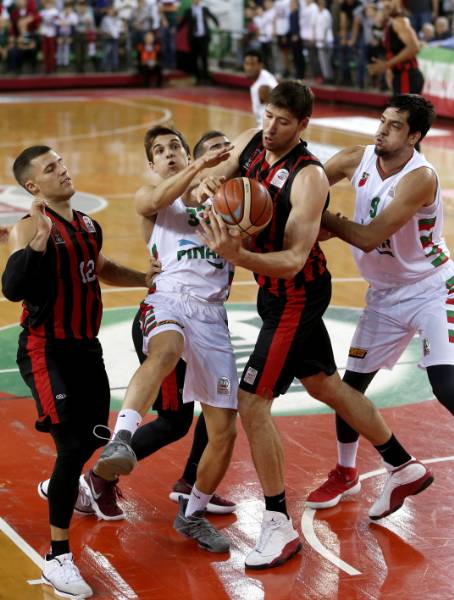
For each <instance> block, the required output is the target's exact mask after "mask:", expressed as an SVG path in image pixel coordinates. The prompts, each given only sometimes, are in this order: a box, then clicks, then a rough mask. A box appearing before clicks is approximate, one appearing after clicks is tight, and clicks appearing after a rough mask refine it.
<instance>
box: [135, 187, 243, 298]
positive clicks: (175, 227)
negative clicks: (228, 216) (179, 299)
mask: <svg viewBox="0 0 454 600" xmlns="http://www.w3.org/2000/svg"><path fill="white" fill-rule="evenodd" d="M203 209H204V206H200V207H197V208H192V207H189V206H186V205H185V204H184V202H183V200H182V199H181V198H178V199H177V200H175V202H173V203H172V204H171V205H170V206H167V207H166V208H163V209H162V210H160V211H159V212H158V214H157V216H156V222H155V224H154V227H153V232H152V234H151V238H150V240H149V241H148V244H147V246H148V249H149V251H150V254H151V255H152V256H154V257H155V258H158V259H159V260H160V261H161V268H162V272H161V273H159V274H158V275H157V276H156V278H155V289H156V291H158V292H177V293H184V294H188V295H190V296H194V297H195V298H198V299H199V300H204V301H207V302H224V301H225V300H227V298H228V295H229V291H230V283H231V281H232V278H233V267H232V266H231V265H230V263H228V262H227V261H226V260H224V259H223V258H222V257H220V256H219V255H218V254H216V252H213V250H211V249H210V248H208V246H205V245H204V244H203V242H202V239H201V238H200V237H199V236H198V235H197V232H199V231H200V227H199V217H201V214H202V213H203Z"/></svg>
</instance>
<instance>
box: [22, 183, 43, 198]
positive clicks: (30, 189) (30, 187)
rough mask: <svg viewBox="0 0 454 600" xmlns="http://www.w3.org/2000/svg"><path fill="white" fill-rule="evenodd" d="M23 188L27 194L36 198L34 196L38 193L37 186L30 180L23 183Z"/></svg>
mask: <svg viewBox="0 0 454 600" xmlns="http://www.w3.org/2000/svg"><path fill="white" fill-rule="evenodd" d="M24 188H25V189H26V190H27V192H28V193H29V194H32V196H36V194H37V193H38V192H39V185H37V184H36V183H35V182H34V181H31V180H28V181H26V182H25V183H24Z"/></svg>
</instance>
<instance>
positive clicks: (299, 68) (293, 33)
mask: <svg viewBox="0 0 454 600" xmlns="http://www.w3.org/2000/svg"><path fill="white" fill-rule="evenodd" d="M289 23H290V26H289V37H290V50H291V52H292V59H293V68H294V71H295V77H296V78H297V79H304V73H305V71H306V60H305V58H304V52H303V41H302V40H301V36H300V9H299V1H298V0H291V1H290V15H289Z"/></svg>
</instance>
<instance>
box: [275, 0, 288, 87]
mask: <svg viewBox="0 0 454 600" xmlns="http://www.w3.org/2000/svg"><path fill="white" fill-rule="evenodd" d="M274 15H275V17H274V33H275V34H276V41H277V47H278V48H279V54H280V61H279V62H280V65H279V73H282V75H283V76H284V77H288V76H289V75H290V72H289V64H288V48H289V29H290V0H275V1H274Z"/></svg>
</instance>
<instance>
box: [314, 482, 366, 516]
mask: <svg viewBox="0 0 454 600" xmlns="http://www.w3.org/2000/svg"><path fill="white" fill-rule="evenodd" d="M360 491H361V483H360V482H359V481H358V483H357V484H356V485H354V486H353V487H352V488H350V489H348V490H346V491H345V492H342V494H339V495H338V496H335V497H334V498H332V499H331V500H326V502H310V501H308V500H306V506H307V507H308V508H314V509H315V510H317V509H323V508H333V506H337V505H338V504H339V502H340V501H341V500H342V499H343V498H348V496H356V494H359V492H360Z"/></svg>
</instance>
